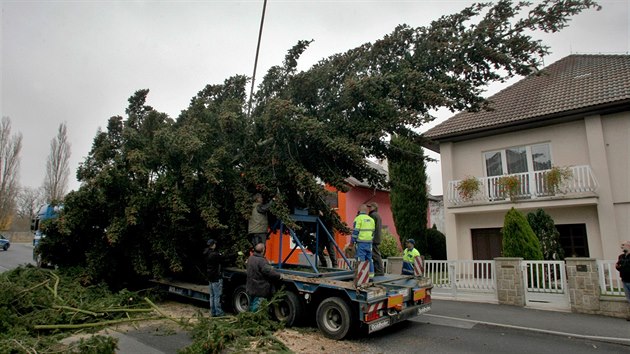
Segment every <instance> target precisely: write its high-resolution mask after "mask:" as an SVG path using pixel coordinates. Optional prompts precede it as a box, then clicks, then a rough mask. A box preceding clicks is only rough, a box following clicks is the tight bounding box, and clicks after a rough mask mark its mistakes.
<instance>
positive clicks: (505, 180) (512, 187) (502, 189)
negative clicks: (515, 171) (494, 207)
mask: <svg viewBox="0 0 630 354" xmlns="http://www.w3.org/2000/svg"><path fill="white" fill-rule="evenodd" d="M497 185H498V186H499V194H500V195H502V196H504V197H509V198H510V199H511V200H515V199H516V198H517V197H518V195H519V194H520V190H521V180H520V179H519V178H518V176H516V175H509V176H502V177H500V178H499V180H498V181H497Z"/></svg>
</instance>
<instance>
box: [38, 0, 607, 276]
mask: <svg viewBox="0 0 630 354" xmlns="http://www.w3.org/2000/svg"><path fill="white" fill-rule="evenodd" d="M591 7H596V4H595V3H594V2H593V1H590V0H579V1H578V0H574V1H543V2H541V3H539V4H537V5H535V6H530V5H526V4H524V3H517V4H513V3H512V2H511V1H507V0H502V1H498V2H496V3H485V4H478V5H473V6H470V7H467V8H465V9H464V10H462V11H461V12H460V13H457V14H453V15H448V16H443V17H441V18H440V19H438V20H436V21H434V22H432V23H431V24H430V25H429V26H427V27H417V28H413V27H409V26H406V25H401V26H398V27H397V28H396V29H395V30H394V31H393V32H392V33H391V34H389V35H387V36H385V37H384V38H383V39H380V40H377V41H375V42H374V43H367V44H364V45H362V46H360V47H358V48H355V49H351V50H349V51H347V52H345V53H341V54H337V55H333V56H331V57H329V58H326V59H323V60H321V61H320V62H319V63H317V64H316V65H314V66H313V67H312V68H310V69H309V70H306V71H302V72H298V71H297V70H296V67H297V62H298V59H299V57H300V55H301V54H302V52H303V51H304V50H306V49H307V47H308V45H309V42H304V41H302V42H299V43H298V44H297V45H296V46H295V47H294V48H292V49H291V50H289V52H288V54H287V56H286V58H285V60H284V62H283V63H282V64H281V65H279V66H275V67H272V68H271V69H270V70H269V71H268V73H267V74H266V76H265V77H264V79H263V80H262V83H261V84H260V86H259V89H258V91H257V93H256V94H255V97H254V103H255V106H254V109H253V111H252V114H251V116H247V115H246V114H245V112H247V107H246V101H247V100H246V89H245V87H246V84H247V81H248V79H247V78H246V77H243V76H235V77H232V78H229V79H227V80H225V82H224V83H223V84H220V85H208V86H207V87H205V88H204V89H203V90H201V91H200V92H199V93H198V94H197V95H196V96H195V97H193V98H192V100H191V102H190V105H189V107H188V108H187V109H185V110H184V111H182V113H181V115H180V116H179V117H178V119H177V120H176V121H174V120H172V119H171V118H169V117H168V116H166V115H165V114H163V113H160V112H158V111H156V110H154V109H153V108H152V107H149V106H147V105H146V104H145V102H146V96H147V94H148V90H141V91H138V92H137V93H136V94H135V95H133V96H132V97H131V98H130V99H129V108H128V109H127V111H126V117H124V118H123V117H112V118H110V120H109V122H108V126H107V130H106V131H102V132H99V133H98V134H97V135H96V137H95V139H94V143H93V146H92V150H91V151H90V153H89V155H88V157H87V158H86V159H85V161H84V162H83V164H82V165H81V166H80V168H79V170H78V172H77V176H78V179H79V181H81V183H82V185H81V188H80V189H79V190H78V191H76V192H72V193H70V194H69V195H68V196H67V197H66V200H65V209H64V210H65V212H64V213H65V214H64V215H63V216H62V217H61V218H60V219H59V222H58V223H57V227H56V230H57V231H56V235H53V234H55V232H52V231H51V232H49V233H48V235H49V237H48V238H47V239H46V240H45V241H44V242H43V243H42V251H43V253H44V254H45V255H47V256H49V257H55V255H57V260H56V263H57V264H61V265H82V266H86V267H87V269H88V270H89V272H90V275H91V276H93V277H96V278H103V279H106V280H108V281H110V282H124V281H127V280H133V279H134V278H135V277H137V276H138V275H143V276H156V275H158V276H159V275H163V274H166V273H169V274H172V273H175V274H182V273H185V274H188V275H190V274H198V273H200V271H198V267H197V266H196V264H197V262H198V261H199V259H200V257H201V255H200V253H201V252H200V249H201V248H202V247H203V245H204V240H205V239H207V238H209V237H214V238H217V239H218V240H219V242H220V243H221V244H222V245H230V246H232V247H234V248H238V247H239V246H238V245H239V243H245V242H246V241H245V240H244V238H245V225H246V218H247V214H248V213H249V208H250V203H251V200H250V196H251V194H253V193H254V192H260V193H263V194H264V195H265V196H266V197H267V198H269V197H271V196H276V197H277V200H278V202H277V203H276V204H275V207H274V209H272V212H273V214H274V215H276V216H278V217H280V218H285V217H286V215H287V214H289V211H290V210H291V208H292V207H293V206H294V205H301V206H303V205H306V206H308V207H309V208H311V209H314V210H320V211H322V212H323V213H324V214H325V218H327V219H329V220H330V221H333V222H335V223H336V226H337V227H338V228H340V229H342V230H345V229H346V228H345V227H344V226H343V225H341V224H340V223H339V221H338V218H336V217H335V215H336V214H335V213H334V212H333V211H332V210H331V209H330V208H329V207H328V205H327V204H326V202H325V200H326V198H325V197H326V193H327V192H326V191H325V190H324V188H323V186H322V183H326V184H328V185H330V186H333V187H335V188H337V189H339V190H345V189H346V184H345V179H346V178H347V177H349V176H354V177H356V178H357V179H360V180H368V181H369V182H371V183H372V184H373V185H375V186H381V187H383V186H385V182H386V181H385V180H384V179H383V176H381V175H379V174H378V173H377V172H376V171H375V170H373V169H371V168H369V167H368V165H367V164H366V162H365V159H366V158H367V157H375V158H388V157H392V158H393V159H394V160H395V159H396V153H397V151H398V150H397V148H396V143H393V144H389V142H388V139H387V137H389V136H400V137H404V139H407V140H408V141H409V142H412V141H413V142H417V141H418V138H419V136H418V134H417V133H415V132H414V130H413V128H417V127H419V126H421V125H422V124H423V123H425V122H427V121H430V120H431V119H433V117H432V116H431V115H430V113H429V112H430V111H432V110H433V109H437V108H440V107H447V108H449V109H451V110H464V109H467V110H479V109H482V108H484V107H485V106H486V103H487V102H486V101H485V100H484V98H483V96H482V93H483V90H484V88H485V87H486V86H487V85H488V84H489V83H492V82H496V81H503V80H505V79H507V78H510V77H513V76H515V75H527V74H529V73H531V72H532V71H534V70H536V68H537V67H538V66H539V65H540V64H541V60H542V57H543V56H544V55H545V54H546V53H547V48H546V47H545V46H544V45H543V44H542V43H540V42H539V41H536V40H533V39H532V38H531V37H530V32H531V31H532V30H536V29H538V30H541V31H544V32H555V31H558V30H560V29H561V28H563V27H564V26H565V25H566V24H567V21H568V20H569V18H570V16H572V15H575V14H577V13H579V12H581V11H583V10H584V9H587V8H591ZM390 160H391V158H390ZM419 160H420V159H419ZM414 183H416V182H415V181H414ZM422 184H424V183H422ZM419 194H422V192H420V193H419ZM423 209H426V208H425V207H424V208H423V207H419V206H414V212H423ZM419 215H420V214H416V218H417V219H423V220H422V222H424V219H426V218H422V217H421V216H419ZM405 227H406V226H404V225H401V226H399V228H402V229H404V228H405ZM399 230H400V229H399ZM45 244H47V245H46V246H45ZM46 248H47V249H48V251H46ZM61 255H63V256H61Z"/></svg>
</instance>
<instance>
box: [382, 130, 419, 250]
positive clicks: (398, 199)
mask: <svg viewBox="0 0 630 354" xmlns="http://www.w3.org/2000/svg"><path fill="white" fill-rule="evenodd" d="M391 146H392V148H391V149H390V151H391V153H390V156H391V157H390V160H389V178H390V183H391V192H390V199H391V201H392V214H393V216H394V223H395V224H396V231H397V232H398V235H399V236H400V239H401V241H402V244H403V245H404V241H405V240H407V239H410V238H411V239H414V240H415V241H416V248H417V249H418V251H420V253H421V254H424V255H426V254H427V251H428V246H427V238H426V229H427V207H428V201H427V187H426V184H427V175H426V168H425V163H424V154H423V152H422V146H421V145H420V144H418V143H416V142H414V141H412V140H410V139H409V138H405V137H401V136H395V137H392V139H391Z"/></svg>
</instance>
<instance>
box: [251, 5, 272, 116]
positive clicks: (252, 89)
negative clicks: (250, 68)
mask: <svg viewBox="0 0 630 354" xmlns="http://www.w3.org/2000/svg"><path fill="white" fill-rule="evenodd" d="M266 9H267V0H264V2H263V10H262V16H261V18H260V29H259V30H258V44H257V45H256V58H255V59H254V73H253V74H252V88H251V89H250V91H249V103H248V104H247V117H248V118H249V116H250V113H251V111H252V99H253V98H254V83H255V81H256V67H257V66H258V53H259V52H260V40H261V38H262V30H263V25H264V24H265V10H266Z"/></svg>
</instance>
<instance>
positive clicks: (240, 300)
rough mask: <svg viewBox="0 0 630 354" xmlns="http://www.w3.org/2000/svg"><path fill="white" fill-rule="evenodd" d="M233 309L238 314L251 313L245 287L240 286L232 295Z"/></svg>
mask: <svg viewBox="0 0 630 354" xmlns="http://www.w3.org/2000/svg"><path fill="white" fill-rule="evenodd" d="M232 308H233V309H234V312H235V313H236V314H239V313H241V312H247V311H249V296H248V295H247V292H246V291H245V285H239V286H237V287H236V288H235V289H234V292H233V293H232Z"/></svg>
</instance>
